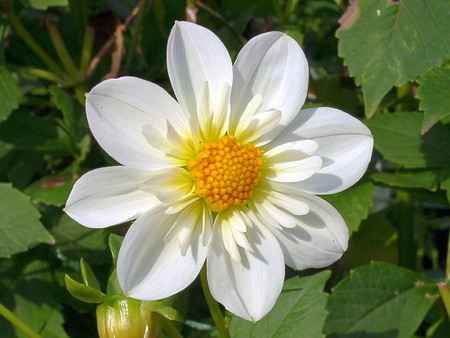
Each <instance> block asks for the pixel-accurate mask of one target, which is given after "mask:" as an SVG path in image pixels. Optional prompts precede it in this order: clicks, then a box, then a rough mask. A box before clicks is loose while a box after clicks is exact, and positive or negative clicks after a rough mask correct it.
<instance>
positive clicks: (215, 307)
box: [200, 264, 230, 338]
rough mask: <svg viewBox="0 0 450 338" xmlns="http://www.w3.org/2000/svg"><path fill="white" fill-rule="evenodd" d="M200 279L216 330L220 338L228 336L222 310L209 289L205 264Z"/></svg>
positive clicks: (227, 337) (228, 337)
mask: <svg viewBox="0 0 450 338" xmlns="http://www.w3.org/2000/svg"><path fill="white" fill-rule="evenodd" d="M200 280H201V283H202V288H203V294H204V295H205V299H206V303H207V304H208V308H209V312H210V313H211V316H212V318H213V320H214V324H216V328H217V331H218V332H219V336H220V337H221V338H230V333H229V332H228V327H227V326H226V325H225V319H224V317H223V314H222V311H221V310H220V307H219V304H218V303H217V302H216V300H215V299H214V298H213V296H212V295H211V291H209V287H208V280H207V277H206V264H205V265H203V268H202V271H201V272H200Z"/></svg>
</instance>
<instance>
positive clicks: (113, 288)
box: [106, 269, 124, 295]
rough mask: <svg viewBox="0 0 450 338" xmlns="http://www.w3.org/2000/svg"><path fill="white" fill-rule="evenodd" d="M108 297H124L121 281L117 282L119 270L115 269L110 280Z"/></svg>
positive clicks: (107, 291)
mask: <svg viewBox="0 0 450 338" xmlns="http://www.w3.org/2000/svg"><path fill="white" fill-rule="evenodd" d="M106 294H107V295H124V293H123V291H122V288H121V287H120V284H119V281H118V280H117V270H116V269H114V270H113V271H112V272H111V275H110V276H109V279H108V285H107V286H106Z"/></svg>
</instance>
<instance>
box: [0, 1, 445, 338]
mask: <svg viewBox="0 0 450 338" xmlns="http://www.w3.org/2000/svg"><path fill="white" fill-rule="evenodd" d="M448 13H450V1H448V0H431V1H422V0H397V1H393V0H373V1H364V0H360V1H358V0H350V1H342V0H334V1H333V0H257V1H250V0H203V1H195V0H188V1H181V0H140V1H138V0H93V1H88V0H15V1H14V0H1V1H0V41H1V44H0V314H1V316H0V336H1V337H26V336H32V337H33V336H34V337H36V336H42V337H95V336H97V324H96V318H95V311H96V305H94V304H88V303H83V302H81V301H79V300H77V299H75V298H73V297H72V296H71V295H70V294H69V292H68V291H67V290H66V284H65V275H66V274H67V275H68V276H70V277H69V278H70V279H71V280H72V281H73V282H74V283H76V281H77V280H78V281H80V283H81V284H82V283H83V282H84V283H85V284H86V279H85V278H84V277H85V276H86V270H85V269H86V268H83V264H81V266H80V264H79V262H80V258H83V259H84V260H85V261H88V262H89V264H90V266H91V267H92V270H93V271H95V275H96V281H97V280H98V281H97V284H98V288H99V289H103V290H106V289H107V285H110V283H111V282H108V280H109V279H110V275H111V273H114V271H113V269H114V265H113V260H112V259H111V256H110V253H109V249H108V239H109V238H110V235H111V234H112V233H114V234H118V235H123V234H124V233H125V232H126V229H127V226H128V224H125V225H121V226H117V227H113V228H111V229H107V230H91V229H87V228H84V227H82V226H80V225H78V224H76V223H75V222H74V221H72V220H70V219H69V218H68V217H67V216H65V214H64V213H63V212H62V207H63V206H64V204H65V201H66V199H67V196H68V194H69V192H70V190H71V187H72V185H73V183H74V181H75V180H76V179H77V178H78V177H79V176H80V175H81V174H83V173H84V172H86V171H88V170H90V169H92V168H96V167H101V166H105V165H112V164H114V161H113V160H112V159H111V158H110V157H108V155H106V154H105V153H104V152H103V150H101V149H100V147H99V146H98V145H97V144H96V142H95V140H93V138H92V136H91V134H90V132H89V129H88V126H87V121H86V117H85V113H84V93H85V92H87V91H89V90H90V88H92V87H93V86H94V85H95V84H97V83H99V82H100V81H102V80H103V79H106V78H111V77H117V76H122V75H134V76H138V77H141V78H144V79H147V80H149V81H152V82H155V83H158V84H159V85H161V86H162V87H164V88H165V89H167V90H169V91H170V85H169V83H168V77H167V71H166V65H165V48H166V42H167V38H168V35H169V32H170V29H171V27H172V25H173V22H174V21H175V20H189V21H193V22H197V23H199V24H201V25H203V26H205V27H207V28H209V29H211V30H213V31H214V32H215V33H216V34H217V35H219V37H220V38H221V40H222V41H223V42H224V44H225V45H226V47H227V48H228V50H229V51H230V53H231V56H232V58H235V57H236V55H237V52H238V51H239V49H240V48H241V47H242V45H243V44H245V42H246V41H247V40H249V39H250V38H251V37H253V36H255V35H257V34H260V33H263V32H266V31H269V30H281V31H284V32H286V33H287V34H289V35H291V36H292V37H293V38H295V39H296V40H297V41H298V42H299V44H300V45H301V46H302V47H303V49H304V51H305V54H306V56H307V58H308V61H309V64H310V89H309V93H308V99H307V106H308V107H312V106H331V107H335V108H338V109H341V110H344V111H346V112H348V113H351V114H352V115H354V116H356V117H358V118H360V119H362V120H364V121H365V122H366V123H367V125H368V126H369V128H370V129H371V130H372V133H373V134H374V137H375V146H376V152H375V153H374V155H373V160H372V165H371V167H370V168H369V171H368V173H367V175H366V176H365V177H364V178H363V179H362V180H361V182H360V183H358V184H357V185H356V186H354V187H353V188H351V189H349V190H348V191H345V192H343V193H340V194H337V195H332V196H326V199H327V200H328V201H329V202H330V203H332V204H333V205H334V206H335V207H336V208H337V209H338V210H339V211H340V212H341V214H342V215H343V216H344V218H345V219H346V221H347V224H348V226H349V229H350V232H351V233H352V236H351V240H350V246H349V250H348V252H347V253H346V254H345V255H344V257H343V258H342V259H341V260H340V261H339V262H337V263H336V264H335V265H333V266H332V267H330V268H327V269H323V270H322V271H317V270H308V271H302V272H295V271H288V273H287V278H289V279H288V280H287V281H286V284H285V287H284V291H283V293H282V295H281V297H280V299H279V301H278V303H277V305H276V306H275V308H274V310H273V311H272V312H271V313H270V314H269V316H268V317H267V318H265V319H263V320H262V321H260V322H258V323H257V324H256V325H254V324H252V323H247V322H245V321H243V320H240V319H237V318H231V317H230V318H229V319H230V320H231V322H230V332H231V336H232V337H258V338H259V337H322V336H323V334H326V335H328V336H330V337H375V336H377V337H412V336H414V337H448V335H449V333H450V324H449V313H450V291H449V289H448V282H449V279H450V266H449V264H450V258H449V257H448V255H449V250H448V245H449V244H448V243H449V225H450V212H449V198H450V193H449V191H450V131H449V121H450V95H449V93H450V66H449V65H450V62H449V61H450V34H449V33H448V32H450V20H448V17H447V16H448ZM114 236H115V235H114ZM373 261H375V262H373ZM371 262H373V263H371ZM89 269H90V268H89ZM83 271H84V272H83ZM80 276H81V277H83V278H81V277H80ZM86 285H87V284H86ZM69 289H70V288H69ZM113 291H114V290H113ZM116 291H117V290H116ZM99 292H100V291H99ZM112 294H114V293H112ZM445 305H446V306H445ZM170 306H173V307H174V308H176V309H177V311H178V312H179V314H180V315H181V316H182V318H183V319H178V320H181V323H174V325H175V326H176V327H177V329H178V330H179V331H180V332H181V334H182V335H183V336H185V337H210V336H211V337H214V336H217V332H216V331H215V328H214V326H213V321H212V319H211V318H210V315H209V314H208V310H207V305H206V303H205V301H204V299H203V296H202V292H201V288H200V282H199V281H197V282H196V283H195V284H194V285H193V286H191V287H190V288H188V289H187V290H185V291H183V292H182V293H180V294H179V295H177V296H176V297H175V298H174V299H171V300H170ZM177 318H178V317H177ZM161 335H162V336H170V330H169V333H167V332H162V333H161Z"/></svg>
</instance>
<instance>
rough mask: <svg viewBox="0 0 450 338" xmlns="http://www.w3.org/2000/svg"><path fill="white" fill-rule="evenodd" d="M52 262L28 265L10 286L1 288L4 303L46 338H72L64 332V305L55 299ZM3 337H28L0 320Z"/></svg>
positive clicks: (0, 293) (1, 299) (0, 331)
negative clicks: (50, 263)
mask: <svg viewBox="0 0 450 338" xmlns="http://www.w3.org/2000/svg"><path fill="white" fill-rule="evenodd" d="M55 288H56V287H55V284H54V283H53V280H52V272H51V270H50V265H49V263H48V262H44V261H40V260H35V261H32V262H30V263H28V264H27V265H26V266H25V267H24V269H23V270H22V271H21V273H20V274H18V275H17V277H16V278H15V279H14V280H13V281H11V283H10V284H9V285H0V302H1V303H2V304H3V305H5V306H6V307H7V308H8V309H9V310H11V311H12V312H13V313H14V314H15V315H16V316H17V317H19V318H20V319H21V320H23V321H24V322H25V323H26V324H27V326H29V327H30V328H31V329H32V330H33V331H35V332H37V333H39V335H40V336H41V337H42V338H66V337H69V336H68V335H67V333H66V332H65V330H64V327H63V324H64V317H63V315H62V311H61V310H62V306H61V304H60V303H59V302H58V301H57V299H56V297H55ZM0 336H1V337H17V338H27V337H28V336H27V335H25V334H24V333H23V332H21V331H20V330H18V329H16V330H15V329H14V328H13V327H12V326H11V324H10V323H9V322H4V321H3V318H1V317H0Z"/></svg>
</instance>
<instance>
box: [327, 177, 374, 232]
mask: <svg viewBox="0 0 450 338" xmlns="http://www.w3.org/2000/svg"><path fill="white" fill-rule="evenodd" d="M373 191H374V188H373V185H372V184H371V183H363V184H358V185H356V186H353V187H351V188H350V189H347V190H345V191H343V192H341V193H338V194H334V195H327V196H321V197H322V198H324V199H325V200H327V201H328V202H330V203H331V204H332V205H333V206H334V207H335V208H336V209H337V210H338V211H339V213H340V214H341V215H342V217H344V220H345V222H346V223H347V226H348V228H349V230H350V232H353V231H356V230H358V227H359V225H360V223H361V221H362V220H363V219H365V218H366V217H367V215H368V213H369V210H370V208H371V207H372V201H373V199H372V195H373Z"/></svg>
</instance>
